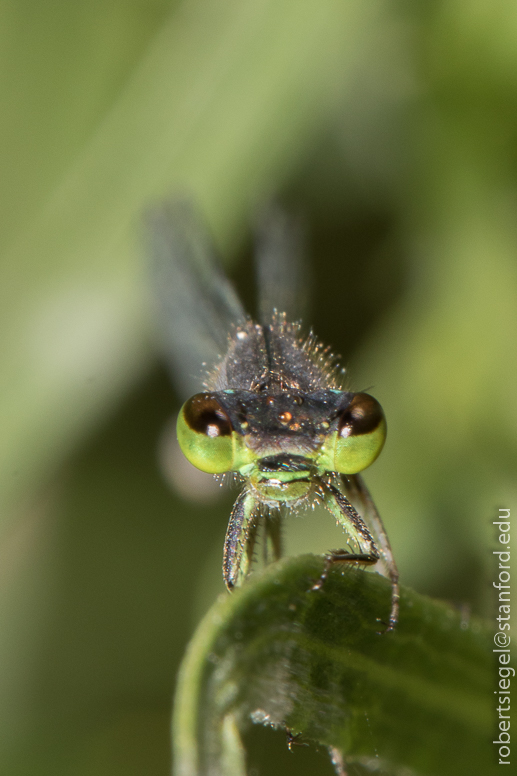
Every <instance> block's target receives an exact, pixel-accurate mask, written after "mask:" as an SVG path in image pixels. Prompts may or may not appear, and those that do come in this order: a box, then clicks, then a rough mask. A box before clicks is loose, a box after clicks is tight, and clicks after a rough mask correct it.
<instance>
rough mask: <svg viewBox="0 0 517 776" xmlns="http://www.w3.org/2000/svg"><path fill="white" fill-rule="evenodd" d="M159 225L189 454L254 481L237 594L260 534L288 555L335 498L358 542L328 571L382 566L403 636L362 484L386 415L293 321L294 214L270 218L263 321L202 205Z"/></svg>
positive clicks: (239, 552) (332, 555)
mask: <svg viewBox="0 0 517 776" xmlns="http://www.w3.org/2000/svg"><path fill="white" fill-rule="evenodd" d="M150 226H151V237H152V248H153V256H154V272H153V275H154V278H155V281H156V287H155V294H156V298H157V300H158V303H159V307H160V315H161V319H162V320H161V325H162V330H163V340H164V345H165V349H166V353H167V356H168V358H169V361H170V363H171V366H172V372H173V377H174V380H175V382H176V384H177V385H178V387H179V390H180V391H181V393H182V394H184V396H185V397H189V398H187V400H186V401H185V403H184V404H183V407H182V409H181V411H180V413H179V416H178V423H177V436H178V441H179V444H180V447H181V449H182V451H183V453H184V455H185V456H186V458H187V459H188V460H189V461H190V462H191V463H192V464H194V466H196V467H197V468H198V469H200V470H202V471H204V472H209V473H212V474H216V475H220V474H223V473H226V472H233V473H235V475H236V476H237V479H238V480H239V482H240V484H241V491H240V493H239V495H238V497H237V500H236V502H235V505H234V507H233V510H232V513H231V515H230V520H229V524H228V530H227V533H226V539H225V543H224V557H223V576H224V580H225V583H226V585H227V587H228V589H230V590H231V589H232V588H233V587H235V586H236V585H239V584H240V583H241V582H242V581H243V579H244V578H245V577H246V575H247V573H248V571H249V569H250V564H251V560H252V555H253V548H254V544H255V541H256V537H257V531H258V528H259V525H260V524H262V525H263V526H264V532H265V537H266V542H267V544H268V546H270V547H271V550H272V554H273V557H274V558H279V557H280V555H281V514H282V512H283V511H285V510H286V509H287V510H296V509H299V508H300V507H302V506H304V505H306V504H307V503H315V502H321V503H322V504H323V505H324V506H325V507H326V509H327V510H328V511H329V512H330V513H331V514H332V515H333V516H334V518H335V519H336V521H337V523H338V524H339V525H340V526H341V527H342V528H343V529H344V531H345V533H346V535H347V543H348V548H347V549H346V550H345V549H341V550H332V551H330V552H329V553H328V554H327V556H326V558H327V568H328V567H329V566H330V564H332V563H336V562H339V563H354V564H359V565H361V564H365V565H370V564H377V568H379V569H380V571H381V572H382V573H383V574H385V575H387V576H388V577H389V579H390V580H391V585H392V603H391V612H390V616H389V624H388V630H390V629H392V628H393V627H394V625H395V624H396V622H397V616H398V598H399V594H398V572H397V567H396V565H395V562H394V559H393V554H392V551H391V548H390V544H389V541H388V537H387V535H386V532H385V530H384V527H383V525H382V521H381V518H380V517H379V514H378V512H377V510H376V508H375V505H374V503H373V501H372V498H371V496H370V494H369V492H368V490H367V488H366V486H365V484H364V482H363V480H362V478H361V477H360V476H359V472H360V471H362V470H363V469H365V468H366V467H368V466H369V465H370V464H371V463H373V461H374V460H375V459H376V458H377V456H378V455H379V453H380V451H381V449H382V447H383V445H384V440H385V436H386V421H385V418H384V413H383V411H382V408H381V406H380V404H379V403H378V402H377V400H376V399H374V398H373V397H372V396H370V395H368V394H366V393H353V392H351V391H348V390H345V389H344V388H343V386H342V375H343V373H342V371H340V370H338V369H337V367H336V359H335V358H334V357H333V356H332V355H331V353H330V352H329V350H328V349H327V348H324V347H323V346H322V345H321V344H320V343H319V342H318V341H317V340H316V339H315V338H314V336H313V335H312V334H311V335H309V336H303V334H302V330H301V324H299V323H297V322H293V321H295V320H296V317H297V313H296V299H297V297H298V296H299V293H297V291H298V292H299V291H300V290H303V289H302V288H301V286H302V285H303V283H302V282H301V280H300V273H299V272H298V271H297V267H296V261H295V259H294V256H295V253H296V251H295V250H294V248H293V241H292V239H291V236H292V235H291V234H290V231H289V225H288V223H287V222H286V220H285V218H284V217H282V216H281V215H279V214H278V213H275V212H272V213H270V215H269V217H268V218H266V219H265V225H264V226H263V228H262V230H261V239H260V240H259V241H258V246H259V249H258V256H257V268H258V272H257V276H258V287H259V288H258V290H259V300H260V301H259V323H255V322H254V321H252V320H251V318H250V317H249V316H248V315H247V314H246V312H245V310H244V308H243V306H242V304H241V302H240V301H239V298H238V296H237V294H236V292H235V290H234V288H233V286H232V285H231V283H230V282H229V281H228V279H227V278H226V276H225V274H224V272H223V270H222V269H221V267H220V265H219V263H218V262H217V260H216V258H215V256H214V254H213V252H212V249H211V246H210V244H209V241H208V240H207V239H206V236H205V234H204V232H203V229H202V228H201V227H200V224H199V223H198V222H197V219H196V217H195V216H194V214H193V212H192V210H191V209H190V208H189V207H187V206H180V205H165V206H163V207H162V208H160V209H158V210H156V211H155V212H154V213H153V214H152V216H151V217H150ZM291 316H292V317H291ZM352 502H353V503H354V504H356V505H357V506H358V509H359V511H358V510H356V509H355V507H354V506H353V505H352ZM321 584H323V580H322V581H321ZM317 586H318V585H316V587H317Z"/></svg>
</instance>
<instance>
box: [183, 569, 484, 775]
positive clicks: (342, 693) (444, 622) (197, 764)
mask: <svg viewBox="0 0 517 776" xmlns="http://www.w3.org/2000/svg"><path fill="white" fill-rule="evenodd" d="M323 569H324V560H323V559H322V558H321V557H316V556H313V555H306V556H300V557H297V558H295V559H290V560H288V561H283V562H281V563H279V564H275V565H274V566H272V567H270V568H269V569H268V570H267V572H266V573H265V574H263V575H261V576H259V577H257V578H255V579H252V580H251V581H250V582H249V583H247V584H246V585H244V586H243V588H242V589H240V590H239V591H237V592H236V593H234V594H232V595H231V596H228V595H226V596H222V597H221V598H220V599H219V600H218V601H217V603H216V604H215V605H214V606H213V608H212V609H211V610H210V612H209V613H208V615H207V616H206V618H205V619H204V620H203V622H202V623H201V625H200V626H199V628H198V630H197V632H196V634H195V636H194V638H193V640H192V642H191V644H190V647H189V649H188V653H187V656H186V657H185V659H184V662H183V665H182V668H181V672H180V678H179V686H178V690H177V696H176V704H175V712H174V736H175V754H176V758H177V759H176V765H175V768H176V770H175V773H176V774H177V775H178V776H194V775H196V776H201V774H208V773H210V774H211V775H212V776H216V775H217V774H224V775H225V776H230V774H231V776H241V775H242V774H244V773H245V770H244V764H243V763H244V754H243V751H242V744H241V742H240V735H239V734H240V733H241V732H242V731H244V730H245V729H246V728H247V727H249V725H250V719H251V720H253V721H254V722H256V723H259V722H262V723H263V724H265V725H270V726H272V727H280V728H287V729H288V730H289V731H290V732H291V733H292V734H293V735H299V734H301V735H302V736H303V738H305V739H308V740H311V741H314V742H318V743H319V744H321V745H325V746H328V747H333V748H336V749H339V750H341V751H342V752H343V753H344V754H345V755H346V760H347V761H350V762H354V761H357V762H362V763H370V765H371V766H372V767H373V766H374V764H375V768H376V769H377V768H378V767H379V766H380V767H381V768H383V769H384V770H385V771H386V772H387V773H390V774H396V773H400V772H401V769H402V768H409V769H410V770H411V773H415V774H422V775H424V774H426V775H427V776H448V775H449V774H451V776H452V774H458V773H469V774H479V775H480V776H481V774H483V775H485V774H487V773H489V772H491V771H490V767H491V764H492V762H493V760H492V753H491V751H490V747H488V746H487V743H486V742H487V741H489V740H490V732H491V726H492V716H491V708H490V702H489V701H490V697H491V693H490V689H491V681H492V671H491V658H492V655H491V652H490V637H489V635H488V633H487V631H485V630H484V628H483V627H482V625H481V624H480V622H478V621H475V620H471V621H464V620H462V617H461V616H460V614H459V613H456V612H454V611H453V610H452V609H451V608H449V607H448V606H446V605H444V604H442V603H439V602H434V601H432V600H430V599H428V598H425V597H422V596H419V595H417V594H416V593H414V592H413V591H411V590H408V589H403V591H402V597H401V611H400V621H399V624H398V626H397V628H396V629H395V631H394V632H392V633H389V634H379V633H378V631H379V629H380V630H382V627H383V626H382V624H380V620H383V619H385V618H386V617H387V615H388V612H389V601H390V586H389V583H388V582H387V581H386V580H385V579H383V578H382V577H380V576H379V575H377V574H370V573H366V572H363V571H361V570H358V569H351V568H349V569H346V570H345V571H344V572H341V571H339V570H337V569H335V568H334V569H333V570H332V571H331V573H330V575H329V578H328V580H327V581H326V582H325V584H324V586H323V588H322V589H321V590H319V591H314V590H312V589H311V588H312V586H313V584H314V582H315V581H317V580H318V579H319V577H320V575H321V573H322V572H323ZM302 740H303V739H302Z"/></svg>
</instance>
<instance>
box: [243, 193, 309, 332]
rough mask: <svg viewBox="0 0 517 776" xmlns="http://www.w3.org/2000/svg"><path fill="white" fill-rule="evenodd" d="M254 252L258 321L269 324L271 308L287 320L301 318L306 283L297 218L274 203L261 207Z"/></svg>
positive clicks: (302, 317)
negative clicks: (262, 208)
mask: <svg viewBox="0 0 517 776" xmlns="http://www.w3.org/2000/svg"><path fill="white" fill-rule="evenodd" d="M255 255H256V262H255V267H256V275H257V286H258V296H259V304H258V309H259V320H260V322H261V323H263V324H267V323H269V322H270V320H271V315H272V313H273V310H277V311H278V312H280V313H285V314H286V318H287V320H288V321H299V320H301V319H305V318H306V316H307V312H308V310H307V307H308V296H309V295H308V286H309V283H308V270H307V262H306V261H305V253H304V235H303V230H302V227H301V223H300V221H299V220H298V219H296V218H293V217H292V216H288V215H286V214H285V213H284V212H283V211H282V210H280V209H279V208H278V207H276V206H274V205H271V206H270V207H268V208H267V209H266V210H264V211H263V212H262V214H261V217H260V218H259V220H258V223H257V226H256V229H255Z"/></svg>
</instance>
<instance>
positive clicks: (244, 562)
mask: <svg viewBox="0 0 517 776" xmlns="http://www.w3.org/2000/svg"><path fill="white" fill-rule="evenodd" d="M259 516H260V510H259V505H258V504H257V501H256V499H255V496H254V495H253V494H252V493H251V491H249V490H248V489H247V488H244V490H243V491H242V493H240V494H239V497H238V498H237V501H236V502H235V504H234V506H233V509H232V513H231V515H230V521H229V523H228V529H227V531H226V538H225V540H224V554H223V577H224V581H225V583H226V587H227V588H228V590H232V588H234V587H237V586H238V585H240V584H241V583H242V581H243V580H244V577H245V576H246V574H247V573H248V570H249V567H250V564H251V559H252V555H253V546H254V544H255V538H256V534H257V522H258V518H259Z"/></svg>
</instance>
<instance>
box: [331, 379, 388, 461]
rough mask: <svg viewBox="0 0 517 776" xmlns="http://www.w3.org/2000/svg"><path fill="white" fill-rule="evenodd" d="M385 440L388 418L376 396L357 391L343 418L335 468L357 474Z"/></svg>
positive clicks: (340, 421)
mask: <svg viewBox="0 0 517 776" xmlns="http://www.w3.org/2000/svg"><path fill="white" fill-rule="evenodd" d="M385 440H386V419H385V417H384V412H383V411H382V407H381V405H380V404H379V402H378V401H377V399H374V398H373V396H370V395H369V394H367V393H356V394H355V396H354V397H353V398H352V401H351V402H350V404H349V405H348V407H346V408H345V409H344V410H343V411H342V413H341V415H340V417H339V422H338V429H337V439H336V448H335V453H334V459H335V460H334V463H335V467H336V468H335V471H338V472H341V473H342V474H357V472H360V471H362V470H363V469H366V467H367V466H370V464H372V463H373V462H374V461H375V459H376V458H377V456H378V455H379V453H380V452H381V450H382V448H383V446H384V442H385Z"/></svg>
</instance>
